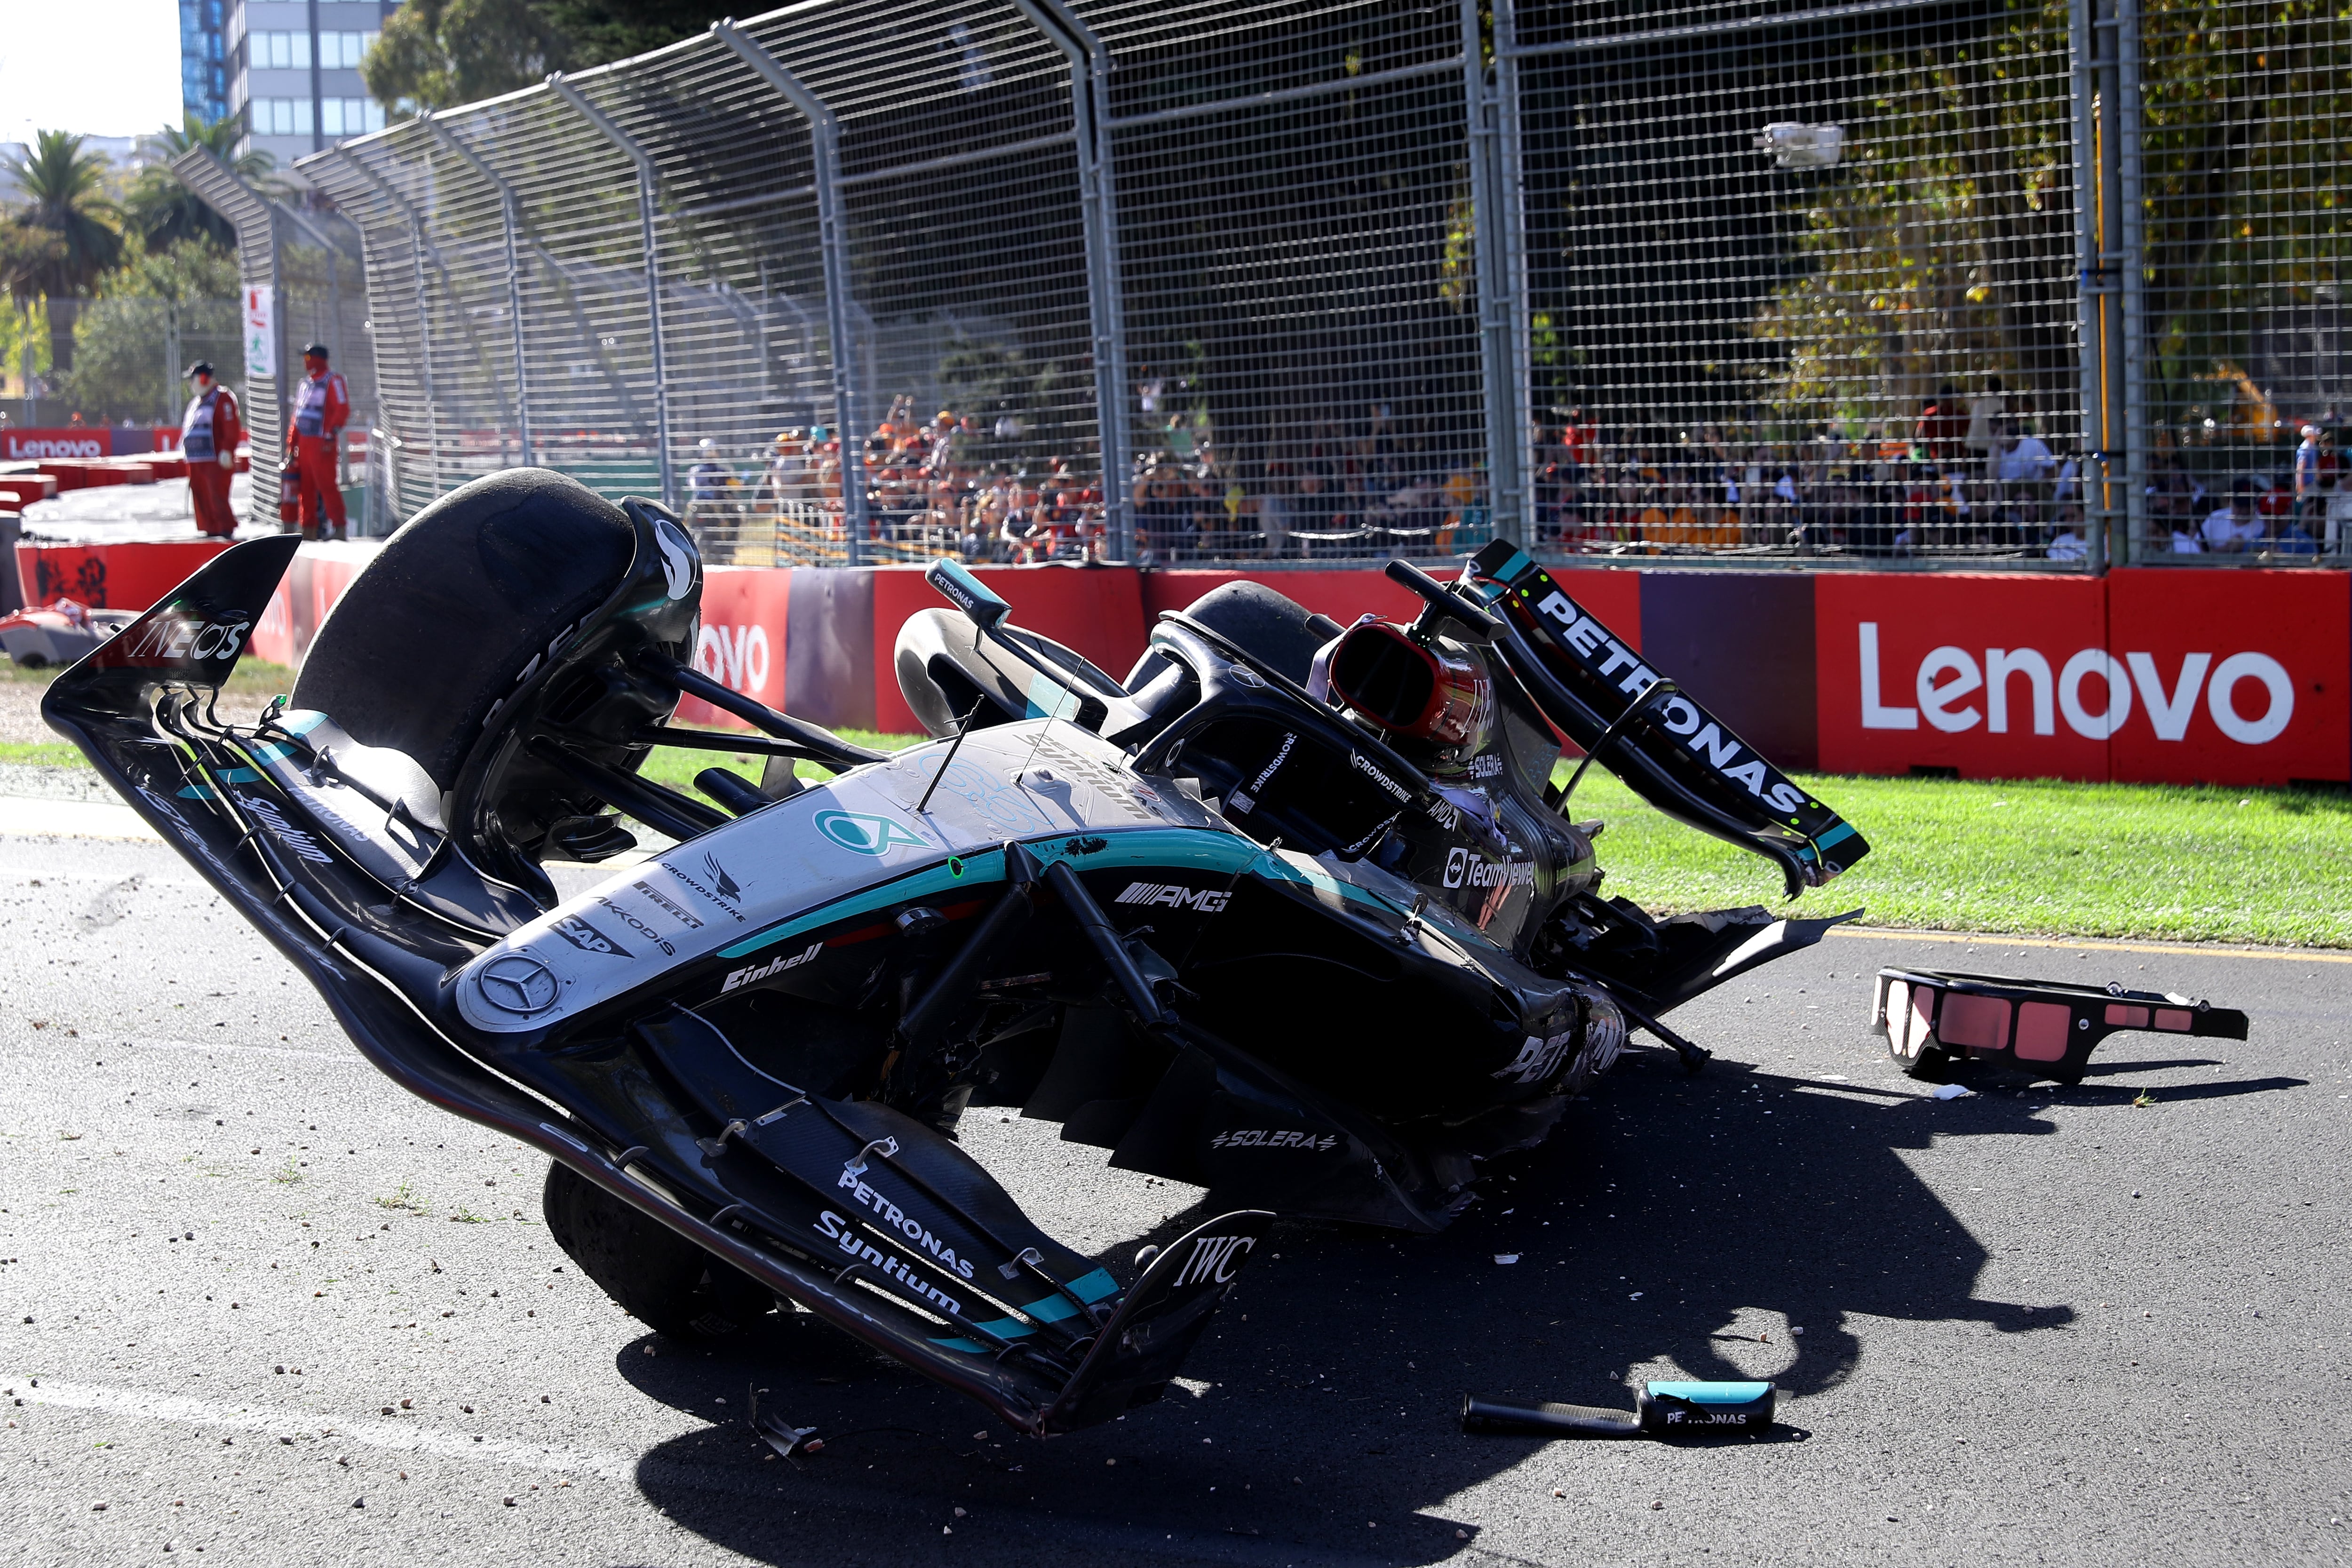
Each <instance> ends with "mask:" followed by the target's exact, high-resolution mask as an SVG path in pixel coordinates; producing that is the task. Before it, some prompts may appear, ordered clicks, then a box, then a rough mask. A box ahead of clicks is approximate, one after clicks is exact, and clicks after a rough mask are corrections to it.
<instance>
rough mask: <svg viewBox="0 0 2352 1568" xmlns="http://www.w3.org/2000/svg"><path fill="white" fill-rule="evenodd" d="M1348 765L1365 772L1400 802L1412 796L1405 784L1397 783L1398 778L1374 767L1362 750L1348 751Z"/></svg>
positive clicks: (1362, 772) (1367, 776)
mask: <svg viewBox="0 0 2352 1568" xmlns="http://www.w3.org/2000/svg"><path fill="white" fill-rule="evenodd" d="M1348 765H1349V767H1351V768H1353V769H1355V770H1356V771H1357V772H1358V773H1361V774H1363V775H1364V776H1365V777H1366V778H1368V779H1370V780H1371V781H1372V782H1373V783H1374V784H1378V785H1380V786H1381V789H1383V790H1385V791H1387V792H1388V793H1389V794H1390V795H1392V796H1394V797H1395V798H1396V800H1397V801H1398V802H1399V803H1400V804H1402V803H1403V802H1405V801H1409V800H1411V799H1412V793H1411V792H1410V791H1408V790H1407V789H1406V788H1405V787H1404V785H1402V784H1399V783H1397V782H1396V780H1394V779H1392V778H1391V777H1389V775H1388V774H1386V773H1382V772H1381V770H1380V769H1378V768H1376V767H1374V766H1373V765H1372V763H1371V761H1370V759H1369V758H1367V757H1366V756H1364V754H1363V753H1362V752H1349V753H1348Z"/></svg>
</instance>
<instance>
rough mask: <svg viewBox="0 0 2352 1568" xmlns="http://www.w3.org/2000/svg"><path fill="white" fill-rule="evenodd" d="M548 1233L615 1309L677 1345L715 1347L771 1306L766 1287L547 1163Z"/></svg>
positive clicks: (545, 1205) (558, 1165)
mask: <svg viewBox="0 0 2352 1568" xmlns="http://www.w3.org/2000/svg"><path fill="white" fill-rule="evenodd" d="M541 1202H542V1205H543V1208H544V1210H545V1213H546V1215H547V1229H548V1234H549V1235H551V1236H552V1237H554V1238H555V1244H556V1245H557V1246H558V1247H562V1249H563V1254H564V1256H565V1257H567V1258H571V1259H572V1262H574V1263H576V1264H578V1265H579V1266H580V1272H582V1273H583V1274H585V1275H586V1276H588V1278H589V1279H591V1280H592V1281H593V1282H594V1284H595V1286H596V1288H597V1289H600V1290H602V1291H604V1294H605V1295H607V1296H610V1297H611V1298H612V1299H613V1300H614V1302H615V1303H617V1304H618V1305H619V1306H620V1308H621V1310H623V1311H625V1312H626V1313H628V1314H629V1316H631V1317H633V1318H635V1319H636V1320H637V1321H639V1322H641V1323H643V1324H645V1325H646V1327H647V1328H649V1329H652V1330H653V1331H655V1332H656V1333H661V1334H667V1335H669V1336H670V1337H671V1338H673V1339H681V1340H719V1339H725V1338H726V1337H727V1336H729V1335H730V1334H734V1333H739V1332H740V1331H743V1330H744V1329H747V1328H749V1327H751V1324H753V1323H755V1322H757V1321H759V1320H760V1319H761V1317H762V1316H764V1315H765V1314H766V1313H767V1312H768V1311H769V1310H770V1309H772V1307H774V1305H775V1298H774V1297H773V1296H772V1295H771V1294H769V1292H768V1289H767V1287H765V1286H763V1285H761V1283H760V1282H759V1281H758V1280H756V1279H752V1278H751V1276H750V1275H748V1274H745V1273H744V1272H742V1271H741V1270H740V1269H739V1268H734V1267H732V1266H731V1265H729V1264H727V1263H724V1262H722V1261H720V1260H719V1258H713V1257H712V1256H711V1255H710V1254H709V1253H708V1252H705V1251H703V1250H702V1248H700V1247H697V1246H695V1245H694V1243H692V1242H690V1241H688V1240H687V1239H686V1237H682V1236H680V1235H678V1234H677V1232H676V1231H674V1230H672V1229H670V1228H669V1227H668V1226H666V1225H663V1224H662V1223H661V1222H660V1221H658V1220H656V1219H654V1218H652V1217H650V1216H649V1215H643V1214H640V1213H638V1212H637V1211H636V1210H635V1209H634V1208H632V1207H630V1206H629V1205H627V1204H625V1203H623V1202H622V1201H621V1200H620V1199H618V1198H616V1197H614V1196H613V1195H612V1194H610V1193H607V1192H606V1191H604V1188H602V1187H600V1186H598V1185H596V1184H594V1183H593V1182H591V1181H589V1180H588V1179H587V1178H585V1177H584V1176H582V1175H580V1174H579V1173H577V1172H575V1171H573V1170H572V1168H571V1167H570V1166H569V1165H565V1164H562V1163H560V1162H559V1163H551V1164H550V1165H549V1166H548V1170H547V1191H546V1193H545V1194H544V1196H543V1198H542V1200H541Z"/></svg>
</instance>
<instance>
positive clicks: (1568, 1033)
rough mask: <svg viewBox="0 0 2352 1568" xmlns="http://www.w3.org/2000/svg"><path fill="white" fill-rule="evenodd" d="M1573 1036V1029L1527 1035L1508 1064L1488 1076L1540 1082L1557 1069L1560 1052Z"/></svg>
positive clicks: (1517, 1081)
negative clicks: (1555, 1033) (1550, 1033)
mask: <svg viewBox="0 0 2352 1568" xmlns="http://www.w3.org/2000/svg"><path fill="white" fill-rule="evenodd" d="M1575 1038H1576V1031H1575V1030H1574V1029H1566V1030H1563V1031H1561V1032H1560V1033H1559V1034H1557V1035H1529V1036H1528V1037H1527V1040H1526V1042H1525V1043H1524V1044H1522V1045H1521V1046H1520V1047H1519V1054H1518V1055H1517V1056H1516V1057H1514V1058H1511V1062H1510V1065H1509V1066H1507V1067H1506V1068H1503V1069H1502V1070H1501V1071H1500V1072H1496V1073H1494V1074H1491V1075H1490V1076H1492V1077H1495V1078H1503V1079H1510V1080H1511V1081H1512V1082H1513V1083H1540V1082H1542V1081H1543V1080H1544V1079H1548V1078H1549V1077H1550V1076H1551V1075H1552V1074H1553V1072H1554V1071H1556V1070H1558V1068H1559V1058H1560V1056H1561V1053H1563V1052H1564V1051H1566V1050H1567V1049H1568V1046H1569V1042H1570V1041H1571V1040H1573V1039H1575Z"/></svg>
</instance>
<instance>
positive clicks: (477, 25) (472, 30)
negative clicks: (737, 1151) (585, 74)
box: [360, 0, 575, 114]
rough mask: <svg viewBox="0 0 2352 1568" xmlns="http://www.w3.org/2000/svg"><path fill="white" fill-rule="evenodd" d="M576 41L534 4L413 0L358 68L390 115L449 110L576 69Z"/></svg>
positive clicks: (508, 0) (497, 0) (523, 1)
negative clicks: (542, 13) (573, 65)
mask: <svg viewBox="0 0 2352 1568" xmlns="http://www.w3.org/2000/svg"><path fill="white" fill-rule="evenodd" d="M573 63H575V62H574V60H573V58H572V47H571V41H570V40H569V39H568V38H566V37H564V35H563V34H562V32H561V31H559V30H558V29H557V28H556V27H555V26H554V25H553V24H552V23H551V22H550V21H548V19H547V18H546V17H545V16H542V15H541V13H540V11H539V10H538V9H537V8H536V7H534V6H533V5H531V4H530V0H409V3H408V4H407V5H403V6H402V7H401V8H400V9H399V10H397V11H395V12H394V13H393V14H392V16H390V17H389V18H388V19H387V20H386V21H385V22H384V25H383V36H382V37H379V38H377V39H376V41H375V45H374V47H373V48H371V49H369V50H368V52H367V56H366V58H364V59H362V61H361V62H360V78H361V79H362V81H364V82H366V83H367V89H368V92H369V93H370V94H371V95H372V96H373V98H374V99H375V100H376V101H377V102H378V103H381V104H383V106H384V109H385V110H386V111H387V112H389V113H394V114H404V113H414V112H415V110H420V109H424V110H432V109H449V108H453V107H455V106H456V105H457V104H461V103H471V102H473V101H475V100H477V99H484V98H495V97H497V96H498V95H499V94H500V93H504V92H513V91H515V90H516V89H520V88H525V87H530V86H531V85H532V84H533V83H535V82H537V81H539V80H540V79H542V78H544V77H545V76H546V75H547V73H548V72H550V71H553V70H562V69H564V68H567V67H569V66H571V65H572V64H573Z"/></svg>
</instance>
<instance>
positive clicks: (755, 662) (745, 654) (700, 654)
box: [694, 626, 773, 691]
mask: <svg viewBox="0 0 2352 1568" xmlns="http://www.w3.org/2000/svg"><path fill="white" fill-rule="evenodd" d="M772 662H773V661H772V658H771V656H770V654H769V651H768V628H767V627H765V626H705V627H703V628H702V635H701V636H700V637H697V638H695V641H694V668H697V669H698V670H700V671H702V673H703V674H705V675H707V676H709V677H710V679H713V680H715V681H718V682H719V684H720V685H722V686H726V687H730V688H732V689H735V690H737V691H757V690H758V689H760V688H761V687H763V686H765V685H767V684H768V670H769V668H770V666H771V665H772Z"/></svg>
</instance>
